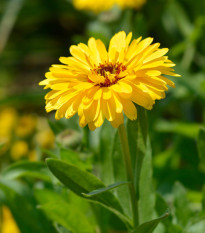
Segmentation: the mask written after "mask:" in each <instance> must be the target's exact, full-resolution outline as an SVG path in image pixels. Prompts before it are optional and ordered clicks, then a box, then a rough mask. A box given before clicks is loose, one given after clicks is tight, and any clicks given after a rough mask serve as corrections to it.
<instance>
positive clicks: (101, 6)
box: [73, 0, 115, 13]
mask: <svg viewBox="0 0 205 233" xmlns="http://www.w3.org/2000/svg"><path fill="white" fill-rule="evenodd" d="M114 4H115V0H108V1H106V0H97V1H96V0H73V5H74V6H75V8H76V9H78V10H91V11H94V12H95V13H99V12H101V11H107V10H109V9H110V8H112V6H113V5H114Z"/></svg>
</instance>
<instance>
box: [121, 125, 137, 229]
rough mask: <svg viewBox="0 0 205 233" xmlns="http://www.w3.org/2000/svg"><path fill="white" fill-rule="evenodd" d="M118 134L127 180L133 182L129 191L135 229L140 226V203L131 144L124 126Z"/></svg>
mask: <svg viewBox="0 0 205 233" xmlns="http://www.w3.org/2000/svg"><path fill="white" fill-rule="evenodd" d="M118 132H119V135H120V141H121V144H122V150H123V155H124V161H125V167H126V173H127V180H128V181H131V183H130V184H129V191H130V196H131V205H132V214H133V225H134V228H136V227H137V226H138V225H139V215H138V201H137V196H136V191H135V187H134V177H133V171H132V164H131V158H130V150H129V144H128V139H127V134H126V130H125V126H124V124H122V125H120V126H119V128H118Z"/></svg>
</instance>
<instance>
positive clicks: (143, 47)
mask: <svg viewBox="0 0 205 233" xmlns="http://www.w3.org/2000/svg"><path fill="white" fill-rule="evenodd" d="M131 37H132V33H129V34H128V36H126V34H125V32H124V31H121V32H119V33H117V34H115V35H114V36H113V38H112V39H111V41H110V45H109V49H108V51H107V50H106V48H105V45H104V44H103V42H102V41H101V40H96V39H94V38H90V39H89V41H88V46H87V45H85V44H82V43H80V44H78V45H77V46H74V45H73V46H71V47H70V53H71V55H72V56H71V57H61V58H60V61H61V62H62V63H63V64H64V65H53V66H52V67H51V68H50V72H48V73H46V79H45V80H43V81H42V82H40V85H46V86H45V88H50V89H52V91H50V92H49V93H48V94H47V95H46V96H45V99H46V110H47V112H49V111H52V110H56V115H55V117H56V119H60V118H62V117H66V118H70V117H72V116H73V115H75V114H76V113H78V115H79V124H80V126H81V127H85V126H86V125H87V124H88V126H89V128H90V129H91V130H94V129H95V128H97V127H100V126H101V125H102V124H103V122H104V119H105V118H106V119H107V120H108V121H110V122H111V124H112V126H113V127H116V128H117V127H118V126H119V125H120V124H123V121H124V117H123V112H124V114H125V115H126V116H127V117H128V118H129V119H131V120H135V119H136V118H137V110H136V107H135V105H134V103H135V104H137V105H140V106H143V107H144V108H146V109H152V106H153V104H154V103H155V100H157V99H162V98H164V97H165V91H166V90H167V89H168V88H167V86H166V85H167V84H168V85H169V86H171V87H174V83H173V82H172V81H170V80H169V79H168V78H166V77H164V76H163V74H165V75H172V76H179V75H177V74H175V73H173V72H172V71H173V69H172V68H171V67H173V66H175V64H173V63H172V61H170V60H169V59H168V57H167V56H164V55H165V54H166V53H167V52H168V49H167V48H164V49H159V46H160V44H159V43H155V44H151V43H152V41H153V38H150V37H149V38H146V39H144V40H142V38H141V37H140V38H138V39H135V40H133V41H132V43H131V44H130V41H131Z"/></svg>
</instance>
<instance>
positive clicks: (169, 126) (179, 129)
mask: <svg viewBox="0 0 205 233" xmlns="http://www.w3.org/2000/svg"><path fill="white" fill-rule="evenodd" d="M199 127H200V125H199V124H197V123H185V122H170V121H165V120H159V121H158V122H157V123H156V126H155V129H156V130H157V131H159V132H163V133H177V134H180V135H183V136H186V137H189V138H194V139H195V138H196V137H197V135H198V132H199Z"/></svg>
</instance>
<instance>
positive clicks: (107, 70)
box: [89, 62, 126, 87]
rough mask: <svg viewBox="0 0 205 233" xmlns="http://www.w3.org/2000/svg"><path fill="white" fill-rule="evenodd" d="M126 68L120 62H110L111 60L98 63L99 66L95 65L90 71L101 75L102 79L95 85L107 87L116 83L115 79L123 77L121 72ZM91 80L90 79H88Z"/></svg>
mask: <svg viewBox="0 0 205 233" xmlns="http://www.w3.org/2000/svg"><path fill="white" fill-rule="evenodd" d="M125 70H126V66H124V65H123V64H122V63H116V64H112V63H111V62H108V63H105V64H99V66H95V68H94V69H93V70H92V73H94V74H96V75H98V76H101V77H103V79H102V81H100V82H99V83H98V84H97V85H99V86H100V87H109V86H111V85H114V84H116V83H117V81H118V80H119V79H121V78H123V75H122V74H121V72H123V71H125ZM89 81H90V82H92V81H91V80H89Z"/></svg>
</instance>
